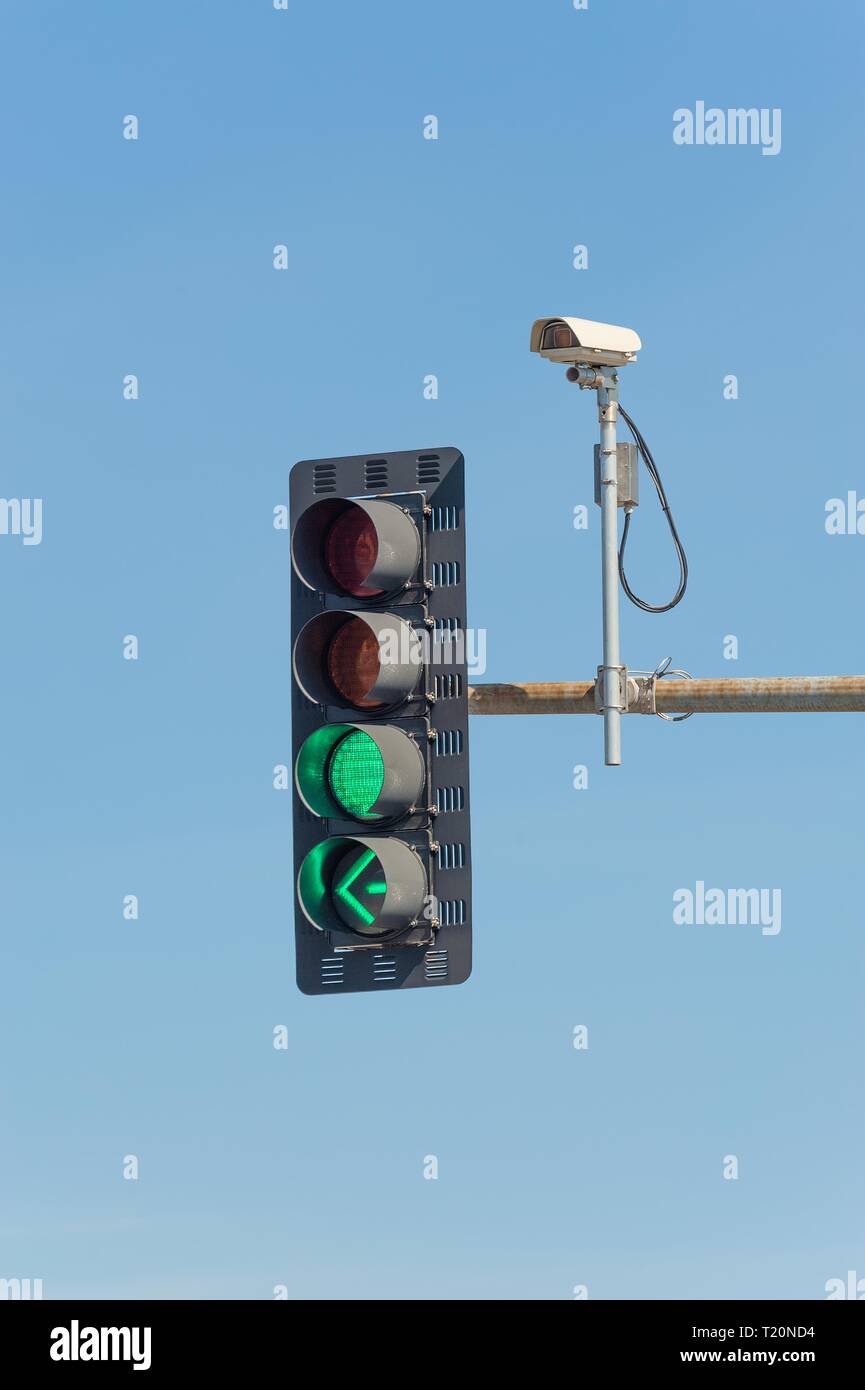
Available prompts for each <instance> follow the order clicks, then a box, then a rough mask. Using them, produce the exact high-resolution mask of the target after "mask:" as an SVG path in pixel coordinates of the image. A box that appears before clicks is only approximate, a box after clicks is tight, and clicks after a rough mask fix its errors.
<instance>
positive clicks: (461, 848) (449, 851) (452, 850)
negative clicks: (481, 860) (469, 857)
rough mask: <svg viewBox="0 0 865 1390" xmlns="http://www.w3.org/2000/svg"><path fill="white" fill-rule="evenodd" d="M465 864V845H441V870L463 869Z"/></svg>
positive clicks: (439, 851) (439, 863)
mask: <svg viewBox="0 0 865 1390" xmlns="http://www.w3.org/2000/svg"><path fill="white" fill-rule="evenodd" d="M465 862H466V847H465V845H439V847H438V866H439V868H440V869H461V868H462V867H463V865H464V864H465Z"/></svg>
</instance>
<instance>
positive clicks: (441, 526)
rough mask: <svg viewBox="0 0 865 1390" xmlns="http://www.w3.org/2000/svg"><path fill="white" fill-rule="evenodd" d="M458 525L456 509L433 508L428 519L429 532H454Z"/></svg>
mask: <svg viewBox="0 0 865 1390" xmlns="http://www.w3.org/2000/svg"><path fill="white" fill-rule="evenodd" d="M459 524H460V519H459V513H458V512H457V509H456V507H433V509H432V515H431V516H430V519H429V528H430V530H431V531H456V529H457V527H458V526H459Z"/></svg>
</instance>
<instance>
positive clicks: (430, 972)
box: [423, 951, 448, 980]
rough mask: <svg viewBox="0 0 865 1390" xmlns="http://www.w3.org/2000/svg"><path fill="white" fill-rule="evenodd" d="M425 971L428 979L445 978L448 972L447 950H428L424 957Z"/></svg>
mask: <svg viewBox="0 0 865 1390" xmlns="http://www.w3.org/2000/svg"><path fill="white" fill-rule="evenodd" d="M423 973H424V975H425V976H426V978H427V979H428V980H443V979H445V977H446V976H447V973H448V953H447V951H427V953H426V955H425V956H424V958H423Z"/></svg>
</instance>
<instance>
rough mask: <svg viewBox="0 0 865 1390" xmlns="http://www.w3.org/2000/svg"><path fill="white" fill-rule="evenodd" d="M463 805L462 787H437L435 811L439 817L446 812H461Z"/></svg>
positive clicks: (463, 793)
mask: <svg viewBox="0 0 865 1390" xmlns="http://www.w3.org/2000/svg"><path fill="white" fill-rule="evenodd" d="M464 805H465V792H464V791H463V789H462V787H437V788H436V810H437V811H438V813H439V815H446V814H447V812H448V811H461V810H462V809H463V806H464Z"/></svg>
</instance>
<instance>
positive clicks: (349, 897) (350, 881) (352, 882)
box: [331, 846, 387, 932]
mask: <svg viewBox="0 0 865 1390" xmlns="http://www.w3.org/2000/svg"><path fill="white" fill-rule="evenodd" d="M386 892H387V883H386V881H385V879H384V875H383V873H382V867H381V863H380V862H379V860H378V859H377V857H376V855H375V854H374V853H373V851H372V850H371V849H367V848H366V847H365V846H358V847H357V848H355V849H352V850H350V851H349V853H348V854H347V855H345V856H344V858H343V859H342V860H341V861H340V863H339V864H338V865H337V867H336V872H335V873H334V876H333V882H332V884H331V899H332V902H333V905H334V907H335V908H336V910H337V912H338V913H339V916H340V917H341V918H342V920H343V922H344V923H345V924H346V926H347V927H350V928H351V930H352V931H360V932H373V931H374V929H375V919H376V917H377V916H378V913H379V910H380V908H381V905H382V902H383V901H384V895H385V894H386Z"/></svg>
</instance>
